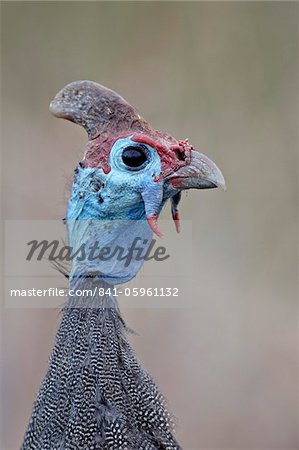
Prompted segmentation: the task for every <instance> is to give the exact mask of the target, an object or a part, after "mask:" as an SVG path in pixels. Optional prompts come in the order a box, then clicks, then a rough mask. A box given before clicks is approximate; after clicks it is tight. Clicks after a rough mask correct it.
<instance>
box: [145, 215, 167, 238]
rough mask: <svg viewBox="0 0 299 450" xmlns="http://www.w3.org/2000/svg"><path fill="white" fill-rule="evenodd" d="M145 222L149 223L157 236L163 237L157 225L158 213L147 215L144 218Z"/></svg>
mask: <svg viewBox="0 0 299 450" xmlns="http://www.w3.org/2000/svg"><path fill="white" fill-rule="evenodd" d="M146 220H147V223H148V224H149V226H150V227H151V229H152V230H153V232H154V233H155V234H156V235H157V236H158V237H160V238H161V237H163V234H162V232H161V231H160V229H159V226H158V215H157V213H155V214H154V215H153V216H148V217H147V218H146Z"/></svg>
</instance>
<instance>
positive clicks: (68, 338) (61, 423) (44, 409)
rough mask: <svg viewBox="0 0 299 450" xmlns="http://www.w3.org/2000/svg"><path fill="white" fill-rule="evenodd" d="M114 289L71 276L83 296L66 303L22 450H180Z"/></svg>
mask: <svg viewBox="0 0 299 450" xmlns="http://www.w3.org/2000/svg"><path fill="white" fill-rule="evenodd" d="M109 288H110V289H112V286H111V285H110V286H109V285H107V284H106V283H105V282H104V281H102V280H100V279H99V277H98V276H93V275H86V274H85V276H82V277H76V278H73V279H71V281H70V289H76V290H77V295H75V296H73V295H70V297H69V301H68V303H67V304H66V306H65V308H64V311H63V317H62V321H61V324H60V327H59V330H58V333H57V336H56V342H55V346H54V349H53V353H52V355H51V358H50V362H49V369H48V372H47V374H46V376H45V378H44V381H43V383H42V385H41V388H40V390H39V393H38V396H37V399H36V402H35V405H34V409H33V413H32V416H31V419H30V423H29V426H28V429H27V433H26V435H25V440H24V443H23V446H22V449H21V450H33V449H35V450H46V449H49V450H67V449H74V450H82V449H95V450H107V449H109V450H110V449H111V450H127V449H130V450H141V449H142V450H148V449H150V450H157V449H161V450H162V449H171V450H179V449H180V446H179V445H178V444H177V442H176V440H175V438H174V436H173V435H172V426H173V424H172V420H171V416H170V415H169V413H168V411H167V407H166V402H165V400H164V398H163V396H162V395H161V393H160V392H159V390H158V388H157V386H156V385H155V383H154V382H153V380H152V379H151V377H150V376H149V375H148V373H147V372H146V371H145V370H144V369H143V367H142V366H141V364H140V363H139V361H138V360H137V359H136V356H135V354H134V352H133V350H132V348H131V347H130V345H129V342H128V340H127V337H126V326H125V323H124V321H123V320H122V318H121V315H120V313H119V310H118V306H117V302H116V299H115V297H114V296H113V295H110V294H109ZM102 289H103V291H104V293H103V291H102ZM79 290H82V291H83V290H84V292H85V294H84V295H83V292H82V295H79Z"/></svg>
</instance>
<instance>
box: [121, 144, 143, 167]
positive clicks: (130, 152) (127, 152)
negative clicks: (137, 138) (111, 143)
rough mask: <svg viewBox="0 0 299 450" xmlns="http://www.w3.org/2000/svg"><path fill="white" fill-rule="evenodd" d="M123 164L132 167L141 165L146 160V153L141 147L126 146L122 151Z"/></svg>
mask: <svg viewBox="0 0 299 450" xmlns="http://www.w3.org/2000/svg"><path fill="white" fill-rule="evenodd" d="M122 160H123V162H124V164H125V165H126V166H128V167H132V168H133V169H137V168H138V167H141V166H142V165H143V164H144V163H145V161H146V160H147V155H146V153H145V151H144V150H143V149H142V147H133V146H131V147H126V148H125V149H124V151H123V153H122Z"/></svg>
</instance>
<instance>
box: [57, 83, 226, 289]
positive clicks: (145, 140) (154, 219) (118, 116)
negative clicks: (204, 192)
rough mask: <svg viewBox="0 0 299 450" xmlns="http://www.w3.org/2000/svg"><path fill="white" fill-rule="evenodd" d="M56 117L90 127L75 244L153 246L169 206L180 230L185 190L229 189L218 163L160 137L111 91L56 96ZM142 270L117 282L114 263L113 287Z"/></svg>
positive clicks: (93, 86)
mask: <svg viewBox="0 0 299 450" xmlns="http://www.w3.org/2000/svg"><path fill="white" fill-rule="evenodd" d="M50 111H51V112H52V113H53V114H54V115H55V116H56V117H60V118H64V119H68V120H70V121H72V122H75V123H77V124H79V125H81V126H83V127H84V128H85V130H86V131H87V134H88V143H87V148H86V151H85V154H84V157H83V160H82V161H81V162H80V163H79V165H78V167H77V168H76V170H75V178H74V183H73V189H72V194H71V197H70V200H69V204H68V209H67V222H68V228H69V239H70V242H71V243H73V244H76V245H78V243H80V244H81V243H82V242H84V243H87V242H88V243H89V245H90V244H91V242H92V241H94V240H95V239H96V238H97V237H99V236H100V240H101V243H102V245H104V244H107V243H109V244H110V245H111V242H112V241H113V242H114V245H116V243H117V244H119V243H120V241H122V240H123V239H124V236H125V239H127V236H128V235H130V236H133V235H134V236H136V235H140V236H142V238H143V240H144V241H145V240H147V241H148V242H149V241H150V238H151V237H152V235H153V233H155V234H156V235H158V236H161V232H160V229H159V226H158V217H159V214H160V212H161V210H162V208H163V206H164V204H165V203H166V201H167V200H168V199H170V201H171V212H172V217H173V219H174V221H175V226H176V229H177V231H179V228H180V225H179V213H178V203H179V201H180V198H181V192H182V191H183V190H185V189H192V188H195V189H207V188H216V187H220V188H222V189H225V181H224V178H223V175H222V173H221V171H220V170H219V168H218V167H217V166H216V164H215V163H214V162H213V161H212V160H211V159H209V158H208V157H207V156H206V155H204V154H202V153H199V152H197V151H195V150H194V149H193V147H192V145H190V144H189V142H188V140H187V139H185V140H176V139H174V138H173V137H172V136H170V135H168V134H166V133H164V132H161V131H156V130H154V129H153V128H152V127H151V126H150V125H149V123H148V122H147V121H145V120H144V119H143V118H142V117H141V116H140V115H139V114H138V112H137V111H136V110H135V108H133V107H132V106H131V105H129V104H128V103H127V102H126V101H125V100H124V99H123V98H122V97H120V96H119V95H118V94H116V93H115V92H114V91H112V90H110V89H107V88H106V87H104V86H101V85H99V84H97V83H95V82H92V81H76V82H73V83H71V84H69V85H67V86H65V87H64V88H63V89H62V90H61V91H60V92H59V93H58V94H57V95H56V97H55V98H54V100H53V101H52V102H51V104H50ZM78 223H80V225H79V224H78ZM111 224H112V225H111ZM140 265H141V264H140V263H136V262H135V265H131V268H130V273H127V274H124V273H123V269H121V271H120V272H121V275H120V278H119V279H118V277H117V276H116V272H117V270H118V269H116V268H115V264H114V268H113V270H112V271H113V276H112V279H113V283H115V282H123V281H128V279H131V278H132V277H133V276H135V274H136V272H137V271H138V270H139V268H140ZM85 266H86V265H85ZM106 266H107V263H106ZM92 268H93V269H94V268H95V263H94V264H93V266H92ZM98 268H99V267H98ZM110 269H111V267H110ZM110 269H107V267H106V269H105V270H106V272H109V270H110ZM100 271H102V267H101V268H100ZM120 272H119V274H120Z"/></svg>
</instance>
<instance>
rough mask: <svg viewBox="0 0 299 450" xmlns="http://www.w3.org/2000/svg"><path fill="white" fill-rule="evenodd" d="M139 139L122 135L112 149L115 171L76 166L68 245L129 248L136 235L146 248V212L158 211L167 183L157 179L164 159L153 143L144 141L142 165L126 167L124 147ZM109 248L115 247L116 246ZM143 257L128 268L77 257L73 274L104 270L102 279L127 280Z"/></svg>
mask: <svg viewBox="0 0 299 450" xmlns="http://www.w3.org/2000/svg"><path fill="white" fill-rule="evenodd" d="M128 146H130V147H131V146H133V147H135V148H139V147H140V144H138V143H136V142H134V141H132V140H131V137H127V138H123V139H119V140H118V141H116V142H115V144H114V146H113V147H112V149H111V152H110V159H109V164H110V167H111V170H110V172H109V173H108V174H105V173H104V172H103V171H102V170H101V169H97V168H82V167H80V166H79V167H78V168H77V169H76V172H77V173H76V177H75V181H74V183H73V188H72V193H71V197H70V200H69V203H68V209H67V217H66V219H67V225H68V233H69V245H70V246H71V247H72V248H73V249H74V251H75V250H76V249H78V248H79V247H80V246H81V245H82V244H84V245H85V247H86V248H88V247H89V246H91V245H92V244H93V243H94V242H99V244H100V247H101V248H102V247H104V246H109V247H110V248H111V249H112V250H113V249H114V248H115V247H117V246H122V247H124V248H129V246H130V244H131V243H132V242H133V241H134V239H135V238H136V237H140V238H141V239H142V240H147V242H148V243H147V245H146V246H144V249H145V251H146V249H147V247H148V246H149V245H150V243H151V240H152V237H153V233H152V230H151V229H150V227H149V225H148V223H147V221H146V220H145V219H146V216H152V215H153V214H154V213H155V212H158V213H159V212H160V211H161V209H162V207H163V204H164V203H165V200H166V199H165V198H164V199H163V182H162V181H158V182H157V181H154V179H155V178H156V177H157V176H159V175H160V173H161V160H160V157H159V155H158V153H157V152H156V150H154V149H153V148H152V147H150V146H149V145H145V144H142V149H143V151H144V153H145V154H146V161H145V162H144V164H143V165H142V166H140V167H139V168H137V169H135V168H131V167H128V166H127V165H126V164H125V163H124V161H123V159H122V154H123V151H124V149H125V148H127V147H128ZM112 250H111V251H112ZM143 262H144V261H143V260H142V261H136V260H134V259H132V262H131V263H130V265H129V266H128V267H124V261H118V260H117V259H115V258H114V259H111V260H109V261H101V260H99V259H97V260H93V261H88V260H84V261H78V260H77V259H75V260H73V266H72V272H71V278H72V277H75V276H78V275H82V273H84V272H89V273H95V272H96V273H101V275H100V278H103V279H105V281H106V282H108V283H111V284H118V283H124V282H127V281H129V280H131V279H132V278H134V277H135V275H136V273H137V272H138V271H139V270H140V268H141V266H142V264H143Z"/></svg>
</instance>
